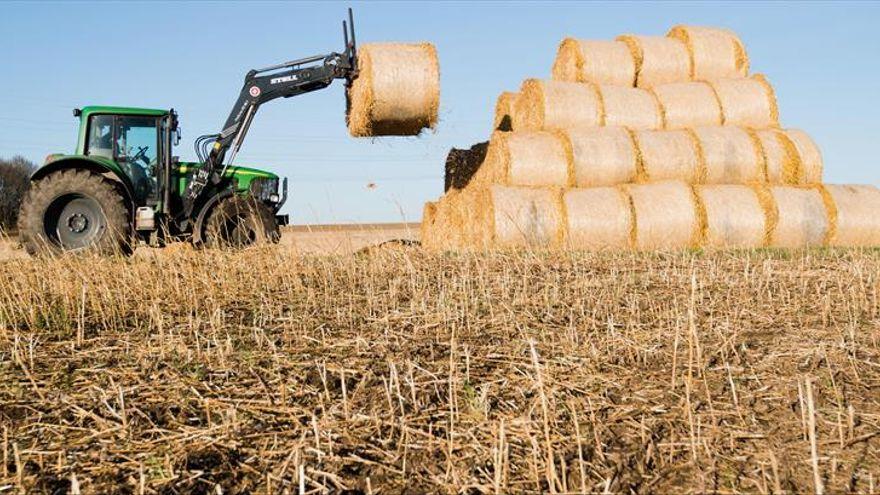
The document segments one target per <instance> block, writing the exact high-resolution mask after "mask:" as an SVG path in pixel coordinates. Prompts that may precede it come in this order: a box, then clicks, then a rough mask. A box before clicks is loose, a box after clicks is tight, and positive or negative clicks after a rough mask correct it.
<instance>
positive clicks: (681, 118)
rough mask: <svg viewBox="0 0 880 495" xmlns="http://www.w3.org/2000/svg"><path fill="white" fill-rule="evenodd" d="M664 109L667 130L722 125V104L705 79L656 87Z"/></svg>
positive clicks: (659, 100)
mask: <svg viewBox="0 0 880 495" xmlns="http://www.w3.org/2000/svg"><path fill="white" fill-rule="evenodd" d="M652 91H653V92H654V95H655V96H656V97H657V101H658V102H659V104H660V109H661V111H662V112H663V125H664V127H665V128H666V129H686V128H688V127H696V126H704V125H721V122H722V118H721V105H720V104H719V103H718V97H717V96H715V91H714V90H713V89H712V86H710V85H709V84H708V83H705V82H682V83H671V84H662V85H659V86H654V88H653V89H652Z"/></svg>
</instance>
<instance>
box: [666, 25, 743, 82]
mask: <svg viewBox="0 0 880 495" xmlns="http://www.w3.org/2000/svg"><path fill="white" fill-rule="evenodd" d="M667 36H669V37H670V38H675V39H678V40H681V41H682V42H683V43H684V44H685V46H686V47H687V50H688V54H689V55H690V59H691V64H690V67H691V79H695V80H702V79H717V78H728V77H745V76H747V75H748V73H749V58H748V55H747V54H746V49H745V47H744V46H743V43H742V41H741V40H740V39H739V36H737V35H736V34H735V33H734V32H733V31H730V30H728V29H722V28H710V27H699V26H684V25H681V26H675V27H673V28H672V29H671V30H670V31H669V33H668V34H667Z"/></svg>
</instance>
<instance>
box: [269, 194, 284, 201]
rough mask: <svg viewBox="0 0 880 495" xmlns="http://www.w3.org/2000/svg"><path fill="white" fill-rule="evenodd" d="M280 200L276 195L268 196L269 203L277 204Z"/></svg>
mask: <svg viewBox="0 0 880 495" xmlns="http://www.w3.org/2000/svg"><path fill="white" fill-rule="evenodd" d="M280 199H281V196H278V195H277V194H270V195H269V201H271V202H273V203H277V202H278V201H279V200H280Z"/></svg>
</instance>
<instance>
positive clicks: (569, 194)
mask: <svg viewBox="0 0 880 495" xmlns="http://www.w3.org/2000/svg"><path fill="white" fill-rule="evenodd" d="M562 203H563V207H564V208H565V219H566V223H567V228H566V232H567V237H566V247H568V248H569V249H577V250H589V251H603V250H610V249H614V250H621V249H629V248H630V238H631V235H632V229H633V220H632V209H631V208H630V203H629V197H628V196H627V195H626V193H625V192H624V191H623V190H621V189H620V188H618V187H591V188H585V189H570V190H568V191H566V192H565V193H564V194H563V196H562Z"/></svg>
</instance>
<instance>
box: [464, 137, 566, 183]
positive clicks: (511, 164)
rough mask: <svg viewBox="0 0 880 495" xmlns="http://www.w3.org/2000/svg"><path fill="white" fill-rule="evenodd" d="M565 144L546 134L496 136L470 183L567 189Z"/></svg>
mask: <svg viewBox="0 0 880 495" xmlns="http://www.w3.org/2000/svg"><path fill="white" fill-rule="evenodd" d="M569 164H570V159H569V151H568V148H567V143H566V142H565V140H564V139H562V138H561V137H560V136H559V135H558V134H556V133H553V132H546V131H534V132H495V133H494V134H493V135H492V139H491V140H490V141H489V150H488V152H487V153H486V159H485V160H484V161H483V164H482V165H481V166H480V170H479V171H477V173H476V174H475V175H474V178H473V183H475V184H479V185H489V184H504V185H509V186H567V185H568V184H569V180H570V179H569V177H570V165H569Z"/></svg>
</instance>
